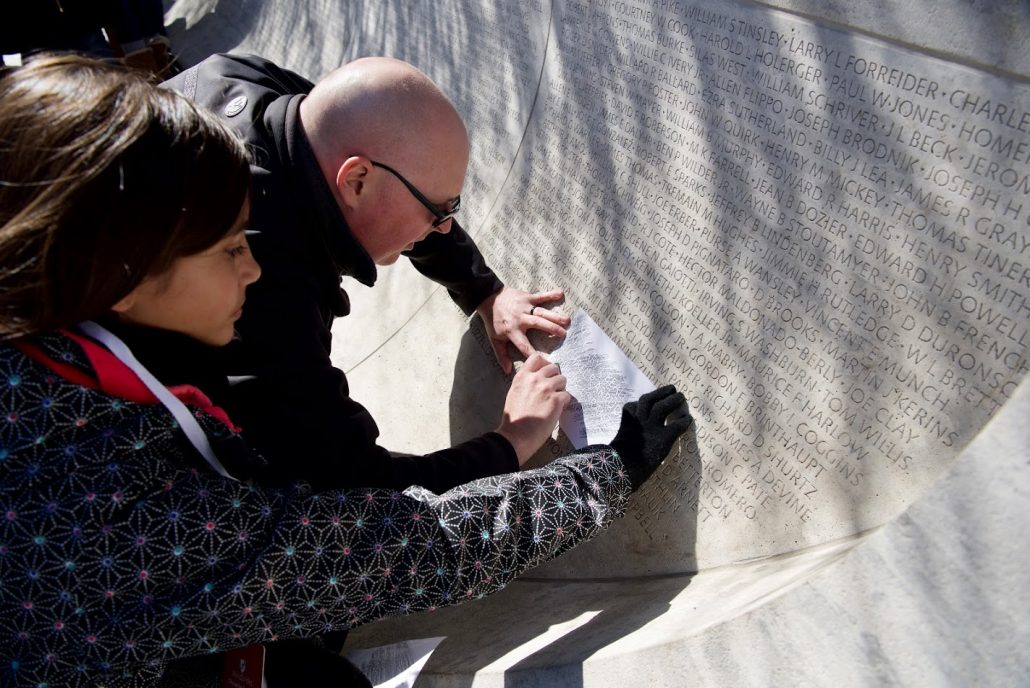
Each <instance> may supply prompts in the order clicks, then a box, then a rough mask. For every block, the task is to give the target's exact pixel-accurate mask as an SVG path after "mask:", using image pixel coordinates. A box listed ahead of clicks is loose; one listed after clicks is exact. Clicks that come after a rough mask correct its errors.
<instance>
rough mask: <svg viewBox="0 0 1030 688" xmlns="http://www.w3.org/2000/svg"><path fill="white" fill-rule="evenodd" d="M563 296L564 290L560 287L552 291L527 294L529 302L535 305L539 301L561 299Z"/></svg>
mask: <svg viewBox="0 0 1030 688" xmlns="http://www.w3.org/2000/svg"><path fill="white" fill-rule="evenodd" d="M564 298H565V292H563V291H562V290H561V289H555V290H554V291H538V292H537V293H535V294H530V295H529V302H530V303H532V304H534V305H536V304H540V303H549V302H551V301H561V300H562V299H564Z"/></svg>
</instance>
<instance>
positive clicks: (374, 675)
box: [347, 637, 443, 688]
mask: <svg viewBox="0 0 1030 688" xmlns="http://www.w3.org/2000/svg"><path fill="white" fill-rule="evenodd" d="M441 641H443V637H439V638H419V639H416V640H405V641H402V642H399V643H393V644H392V645H383V646H382V647H372V648H368V649H361V650H351V651H350V652H348V653H347V659H349V660H350V661H352V662H354V664H355V666H357V667H358V668H359V669H361V672H362V673H363V674H365V676H367V677H368V680H369V681H371V682H372V685H373V686H375V688H411V687H412V686H414V685H415V679H416V678H418V674H419V672H420V671H422V667H424V666H425V665H426V661H428V660H429V655H431V654H433V650H435V649H436V647H437V645H439V644H440V643H441Z"/></svg>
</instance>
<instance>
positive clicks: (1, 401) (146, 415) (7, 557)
mask: <svg viewBox="0 0 1030 688" xmlns="http://www.w3.org/2000/svg"><path fill="white" fill-rule="evenodd" d="M34 344H35V346H36V347H37V351H41V352H43V353H44V354H45V355H46V357H47V358H48V359H50V360H52V361H57V362H58V364H59V365H61V366H65V368H63V369H58V372H55V366H54V365H43V364H41V363H40V362H38V361H37V360H35V358H33V357H30V356H27V355H26V354H25V353H23V352H22V351H21V350H19V349H18V348H15V347H14V346H12V345H10V344H0V685H2V686H110V687H112V688H113V687H115V686H146V685H153V684H154V683H155V682H156V681H157V679H158V677H159V676H160V674H161V671H162V667H163V665H164V664H165V663H166V662H167V661H168V660H170V659H173V658H178V657H187V656H194V655H198V654H205V653H212V652H218V651H222V650H226V649H231V648H234V647H239V646H244V645H249V644H252V643H258V642H267V641H272V640H275V639H279V638H286V637H305V636H314V635H318V634H321V633H325V632H327V631H330V630H338V629H345V628H349V627H353V626H356V625H359V624H363V623H367V622H369V621H373V620H375V619H379V618H382V617H385V616H391V615H399V614H409V613H413V612H418V611H423V610H432V609H434V608H437V607H441V606H445V605H452V604H458V603H460V602H463V601H466V600H473V599H477V598H479V597H482V596H484V595H487V594H490V593H492V592H495V591H497V590H499V589H501V588H503V587H504V586H505V585H506V584H507V583H508V582H509V581H511V580H512V579H513V578H514V577H515V576H517V575H518V574H520V573H521V572H522V571H524V570H526V569H527V568H529V567H532V566H534V565H536V564H539V563H541V562H543V561H545V560H547V559H550V558H552V557H554V556H556V555H558V554H560V553H562V552H564V551H566V550H567V549H569V548H571V547H572V546H574V545H575V544H577V543H579V542H582V541H584V540H586V539H588V538H590V537H592V536H594V535H596V534H597V533H598V532H600V531H601V530H602V529H604V528H605V527H606V526H607V525H608V524H609V523H610V522H611V521H612V520H613V519H614V518H616V517H618V516H619V515H621V514H622V513H623V512H624V510H625V506H626V502H627V499H628V496H629V492H630V484H629V480H628V479H627V477H626V475H625V472H624V470H623V465H622V462H621V460H620V459H619V458H618V456H617V455H616V454H615V453H614V452H613V451H612V450H611V449H610V448H608V447H601V446H595V447H590V448H587V449H585V450H582V451H581V452H578V453H577V454H574V455H571V456H568V457H565V458H562V459H559V460H557V461H555V462H554V463H552V464H551V465H549V466H547V467H546V468H542V469H538V470H534V471H526V472H522V473H514V474H508V475H501V476H496V477H492V478H484V479H482V480H479V481H476V482H474V483H470V484H467V485H463V486H460V487H458V488H455V489H453V490H451V491H449V492H447V493H445V494H442V495H436V494H433V493H431V492H429V491H427V490H425V489H423V488H420V487H412V488H409V489H407V490H404V491H403V492H399V491H394V490H390V489H351V490H342V491H321V492H320V491H315V490H312V489H311V488H310V487H309V486H307V485H306V484H295V485H292V486H290V487H288V488H276V489H270V488H263V487H260V486H258V485H256V484H254V483H247V482H235V481H232V480H228V479H225V478H222V477H220V476H218V475H217V474H216V473H215V472H214V471H213V470H211V469H210V468H208V467H207V464H206V463H204V462H203V460H202V459H201V458H200V457H199V456H198V455H197V454H196V452H195V451H194V450H193V448H192V447H191V446H190V445H189V444H188V443H187V442H186V440H185V437H184V435H183V433H182V432H181V431H180V430H179V428H178V427H177V425H176V423H175V421H174V419H173V418H172V416H171V414H170V413H169V412H168V411H166V410H165V409H164V407H162V406H160V405H156V404H149V403H142V402H132V401H126V400H124V399H122V398H119V397H117V396H114V395H112V394H109V393H107V392H104V391H102V390H101V389H98V388H91V387H90V385H89V384H85V383H83V382H82V380H81V379H79V378H81V377H82V376H88V375H89V374H90V373H91V372H92V368H91V366H90V363H89V360H88V359H87V358H86V356H85V355H84V353H83V350H82V349H81V348H80V347H79V346H78V345H77V344H75V343H74V342H73V341H72V340H70V339H68V338H67V337H65V336H63V335H59V334H53V335H46V336H42V337H38V338H36V339H35V340H34ZM37 358H38V357H37ZM69 371H70V373H74V375H71V374H69ZM69 377H70V378H71V379H78V380H79V381H78V382H70V381H69V380H68V379H66V378H69ZM191 409H192V410H193V411H194V414H195V415H196V416H197V418H198V421H199V422H200V424H201V427H202V428H203V429H204V431H205V432H206V433H207V434H208V435H209V437H211V438H212V441H213V443H214V444H215V446H216V450H217V451H218V452H219V454H220V458H221V459H222V461H223V463H225V464H226V465H227V468H228V469H229V471H230V472H231V473H233V474H234V475H241V474H243V473H245V463H246V461H247V460H251V459H250V458H247V452H246V451H245V444H244V441H243V439H242V438H241V436H240V435H238V434H237V433H236V432H235V431H234V430H233V429H231V427H230V426H229V425H226V424H225V423H223V422H222V421H220V420H219V419H218V418H216V417H215V416H216V415H217V414H214V413H209V412H206V411H203V410H200V408H199V407H197V406H191ZM233 446H235V447H237V448H239V449H242V450H244V451H240V452H238V453H237V455H235V457H234V454H233V452H232V451H230V449H231V447H233ZM227 457H228V458H227ZM240 457H244V458H242V459H241V458H240Z"/></svg>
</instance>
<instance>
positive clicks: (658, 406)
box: [612, 385, 693, 491]
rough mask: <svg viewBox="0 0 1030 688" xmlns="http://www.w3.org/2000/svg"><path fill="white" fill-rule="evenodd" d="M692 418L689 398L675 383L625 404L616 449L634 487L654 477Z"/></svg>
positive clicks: (613, 443) (636, 487)
mask: <svg viewBox="0 0 1030 688" xmlns="http://www.w3.org/2000/svg"><path fill="white" fill-rule="evenodd" d="M691 422H693V419H692V418H691V417H690V411H689V410H688V409H687V400H686V398H685V397H684V396H683V393H682V392H677V391H676V388H675V387H674V386H672V385H665V386H664V387H659V388H658V389H656V390H654V391H653V392H648V393H647V394H645V395H644V396H642V397H640V399H639V400H637V401H631V402H629V403H628V404H626V405H625V406H623V407H622V424H621V425H619V432H618V433H616V435H615V439H613V440H612V449H614V450H615V451H617V452H618V453H619V456H620V457H621V458H622V463H623V464H624V465H625V467H626V473H628V474H629V480H630V483H631V484H632V485H633V490H634V491H636V490H637V489H638V488H639V487H640V486H641V485H643V484H644V481H645V480H647V479H648V478H650V477H651V474H652V473H654V472H655V469H657V468H658V466H659V465H660V464H661V463H662V460H663V459H665V457H666V455H667V454H668V453H669V452H670V451H672V445H673V444H675V443H676V440H677V439H678V438H679V436H680V435H682V434H683V433H684V432H686V431H687V428H689V427H690V424H691Z"/></svg>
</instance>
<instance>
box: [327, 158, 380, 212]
mask: <svg viewBox="0 0 1030 688" xmlns="http://www.w3.org/2000/svg"><path fill="white" fill-rule="evenodd" d="M371 170H372V161H371V160H369V159H368V158H366V157H364V156H362V155H352V156H351V157H349V158H347V159H346V160H344V161H343V163H342V164H341V165H340V167H339V169H337V170H336V192H337V193H338V194H339V195H340V200H341V201H342V202H343V204H344V205H345V206H347V207H349V208H355V207H357V205H358V204H359V203H360V202H361V201H362V199H363V197H364V195H365V193H366V191H367V190H368V189H367V186H366V184H367V182H368V175H369V172H371Z"/></svg>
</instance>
